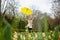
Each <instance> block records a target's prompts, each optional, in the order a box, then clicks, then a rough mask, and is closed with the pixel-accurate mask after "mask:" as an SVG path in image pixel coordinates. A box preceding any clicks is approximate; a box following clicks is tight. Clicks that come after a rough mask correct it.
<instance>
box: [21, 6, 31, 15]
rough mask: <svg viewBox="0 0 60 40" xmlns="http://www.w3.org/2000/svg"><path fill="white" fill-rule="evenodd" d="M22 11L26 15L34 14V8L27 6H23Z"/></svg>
mask: <svg viewBox="0 0 60 40" xmlns="http://www.w3.org/2000/svg"><path fill="white" fill-rule="evenodd" d="M21 12H22V13H23V14H25V15H31V14H32V10H31V9H29V8H27V7H22V8H21Z"/></svg>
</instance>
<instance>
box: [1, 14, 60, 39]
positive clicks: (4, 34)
mask: <svg viewBox="0 0 60 40" xmlns="http://www.w3.org/2000/svg"><path fill="white" fill-rule="evenodd" d="M19 21H20V18H17V19H14V20H13V22H12V25H10V24H9V23H8V21H7V20H6V19H5V18H3V19H2V20H1V19H0V40H16V39H17V40H58V38H59V36H60V32H59V30H58V29H59V27H60V25H58V26H56V28H55V29H54V31H48V24H47V17H46V14H45V15H44V32H42V28H41V25H40V21H39V23H38V30H39V31H38V32H31V33H29V32H28V31H26V32H16V31H14V32H12V29H11V28H13V29H14V28H17V26H18V23H19ZM2 23H4V24H5V28H4V29H3V28H2Z"/></svg>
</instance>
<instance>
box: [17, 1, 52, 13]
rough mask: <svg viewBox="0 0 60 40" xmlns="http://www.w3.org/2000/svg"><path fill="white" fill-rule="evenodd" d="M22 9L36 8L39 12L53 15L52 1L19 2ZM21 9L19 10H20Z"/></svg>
mask: <svg viewBox="0 0 60 40" xmlns="http://www.w3.org/2000/svg"><path fill="white" fill-rule="evenodd" d="M18 1H19V4H20V5H21V6H20V7H30V8H32V5H33V8H34V7H36V8H37V9H38V10H40V11H42V12H47V13H51V7H52V4H51V0H18ZM20 7H19V8H20Z"/></svg>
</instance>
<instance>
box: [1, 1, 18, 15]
mask: <svg viewBox="0 0 60 40" xmlns="http://www.w3.org/2000/svg"><path fill="white" fill-rule="evenodd" d="M17 4H18V3H17V2H16V1H15V0H2V2H1V12H2V13H3V15H4V14H5V13H7V14H9V15H16V13H17V8H18V5H17Z"/></svg>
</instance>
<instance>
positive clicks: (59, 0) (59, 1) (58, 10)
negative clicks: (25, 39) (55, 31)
mask: <svg viewBox="0 0 60 40" xmlns="http://www.w3.org/2000/svg"><path fill="white" fill-rule="evenodd" d="M52 12H53V14H54V15H55V17H57V18H60V0H53V2H52Z"/></svg>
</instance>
